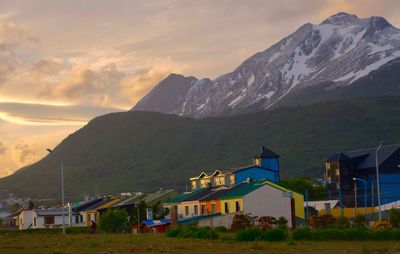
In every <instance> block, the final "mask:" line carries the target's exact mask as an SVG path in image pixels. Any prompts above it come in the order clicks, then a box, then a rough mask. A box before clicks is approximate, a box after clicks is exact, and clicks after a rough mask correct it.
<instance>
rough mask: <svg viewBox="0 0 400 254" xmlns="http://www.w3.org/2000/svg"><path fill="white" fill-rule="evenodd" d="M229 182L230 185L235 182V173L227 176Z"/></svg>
mask: <svg viewBox="0 0 400 254" xmlns="http://www.w3.org/2000/svg"><path fill="white" fill-rule="evenodd" d="M229 182H230V184H231V185H234V184H235V175H231V176H229Z"/></svg>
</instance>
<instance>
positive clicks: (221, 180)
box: [215, 176, 225, 185]
mask: <svg viewBox="0 0 400 254" xmlns="http://www.w3.org/2000/svg"><path fill="white" fill-rule="evenodd" d="M224 184H225V177H223V176H219V177H216V178H215V185H224Z"/></svg>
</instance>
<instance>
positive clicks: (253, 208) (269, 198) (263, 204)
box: [243, 185, 292, 227]
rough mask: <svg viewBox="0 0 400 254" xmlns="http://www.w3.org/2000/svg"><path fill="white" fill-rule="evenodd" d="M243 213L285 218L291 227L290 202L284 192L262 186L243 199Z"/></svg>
mask: <svg viewBox="0 0 400 254" xmlns="http://www.w3.org/2000/svg"><path fill="white" fill-rule="evenodd" d="M243 202H244V212H245V213H251V215H253V216H259V217H260V216H272V217H275V218H279V217H281V216H283V217H285V218H286V219H287V220H288V222H289V226H290V227H291V226H292V216H291V214H292V213H291V201H290V197H289V196H288V195H287V193H286V192H284V191H281V190H278V189H276V188H274V187H271V186H269V185H264V186H262V187H260V188H258V189H256V190H254V191H252V192H250V193H249V194H247V195H245V196H244V197H243Z"/></svg>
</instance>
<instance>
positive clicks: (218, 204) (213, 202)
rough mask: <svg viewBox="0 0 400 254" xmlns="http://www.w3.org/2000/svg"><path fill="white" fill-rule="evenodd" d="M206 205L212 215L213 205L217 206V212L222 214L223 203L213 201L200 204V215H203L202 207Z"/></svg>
mask: <svg viewBox="0 0 400 254" xmlns="http://www.w3.org/2000/svg"><path fill="white" fill-rule="evenodd" d="M204 204H205V205H206V210H207V212H209V213H210V214H211V211H212V209H211V204H215V205H216V206H215V212H216V213H220V212H221V201H219V200H211V201H205V202H200V207H199V213H201V206H202V205H204Z"/></svg>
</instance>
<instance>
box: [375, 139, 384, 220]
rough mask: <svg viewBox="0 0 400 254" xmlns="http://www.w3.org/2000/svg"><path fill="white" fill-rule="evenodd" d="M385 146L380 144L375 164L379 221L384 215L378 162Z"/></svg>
mask: <svg viewBox="0 0 400 254" xmlns="http://www.w3.org/2000/svg"><path fill="white" fill-rule="evenodd" d="M382 145H383V142H382V141H381V142H379V146H378V148H377V149H376V153H375V163H376V185H377V187H378V188H377V189H378V216H379V217H378V218H379V221H381V220H382V214H381V182H380V178H379V162H378V152H379V149H381V147H382Z"/></svg>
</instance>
